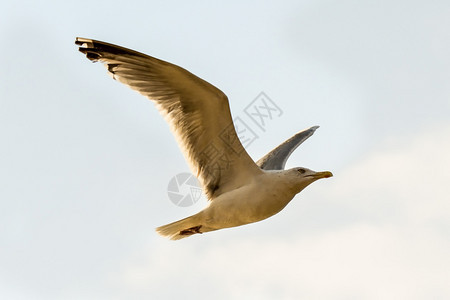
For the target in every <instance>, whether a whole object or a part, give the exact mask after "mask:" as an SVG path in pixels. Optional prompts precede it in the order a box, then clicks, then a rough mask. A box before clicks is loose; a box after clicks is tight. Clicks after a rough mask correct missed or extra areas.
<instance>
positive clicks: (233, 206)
mask: <svg viewBox="0 0 450 300" xmlns="http://www.w3.org/2000/svg"><path fill="white" fill-rule="evenodd" d="M75 44H77V45H79V46H80V47H79V51H80V52H82V53H84V54H85V55H86V57H87V58H88V59H89V60H91V61H93V62H97V61H100V62H102V63H103V64H104V65H105V66H106V68H107V69H108V73H109V74H110V75H111V76H112V77H113V78H114V79H115V80H118V81H120V82H122V83H123V84H125V85H127V86H129V87H130V88H131V89H133V90H135V91H138V92H139V93H141V94H142V95H144V96H145V97H147V98H149V99H150V100H152V101H153V102H154V103H155V105H156V107H157V109H158V110H159V112H160V113H161V114H162V115H163V116H164V118H165V120H166V121H167V122H168V123H169V125H170V129H171V131H172V133H173V134H174V136H175V138H176V140H177V142H178V145H179V147H180V148H181V150H182V152H183V155H184V157H185V159H186V161H187V162H188V164H189V167H190V169H191V171H192V172H193V174H196V177H197V178H198V179H199V182H200V184H201V187H202V189H203V191H204V193H205V194H206V197H207V199H208V205H207V207H206V208H204V209H203V210H201V211H200V212H198V213H196V214H194V215H192V216H190V217H187V218H184V219H182V220H179V221H176V222H173V223H170V224H167V225H164V226H161V227H158V228H156V231H157V232H158V233H159V234H160V235H162V236H165V237H168V238H170V239H172V240H179V239H182V238H186V237H189V236H191V235H193V234H201V233H205V232H209V231H214V230H219V229H223V228H230V227H236V226H241V225H245V224H250V223H254V222H258V221H261V220H264V219H266V218H268V217H271V216H273V215H275V214H277V213H278V212H280V211H281V210H282V209H283V208H284V207H285V206H286V205H287V204H288V203H289V202H290V201H291V200H292V199H293V198H294V196H295V195H296V194H298V193H300V191H302V190H303V189H304V188H306V187H307V186H308V185H310V184H311V183H313V182H315V181H316V180H318V179H321V178H328V177H331V176H333V174H332V173H331V172H329V171H324V172H315V171H312V170H310V169H307V168H303V167H297V168H292V169H289V170H284V167H285V164H286V161H287V159H288V158H289V156H290V155H291V153H292V152H293V151H294V150H295V149H296V148H297V147H298V146H299V145H300V144H301V143H303V142H304V141H305V140H306V139H307V138H309V137H310V136H311V135H312V134H313V133H314V131H315V130H316V129H317V128H318V126H313V127H311V128H309V129H306V130H303V131H301V132H299V133H297V134H295V135H294V136H293V137H291V138H290V139H288V140H287V141H285V142H284V143H282V144H281V145H279V146H278V147H276V148H275V149H273V150H272V151H270V152H269V153H268V154H267V155H265V156H264V157H263V158H261V159H260V160H258V161H257V162H256V163H255V162H254V161H253V160H252V158H251V157H250V156H249V154H248V153H247V151H245V149H244V147H243V145H242V144H241V142H240V141H239V138H238V136H237V134H236V130H235V127H234V125H233V120H232V117H231V112H230V106H229V103H228V98H227V96H226V95H225V94H224V93H223V92H222V91H221V90H219V89H218V88H216V87H215V86H213V85H211V84H210V83H208V82H206V81H205V80H203V79H201V78H199V77H197V76H195V75H194V74H192V73H190V72H189V71H187V70H185V69H183V68H181V67H179V66H177V65H174V64H171V63H169V62H166V61H163V60H160V59H157V58H154V57H151V56H148V55H146V54H143V53H140V52H137V51H134V50H131V49H127V48H124V47H120V46H117V45H114V44H109V43H105V42H101V41H97V40H93V39H87V38H80V37H78V38H76V40H75Z"/></svg>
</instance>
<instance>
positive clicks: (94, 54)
mask: <svg viewBox="0 0 450 300" xmlns="http://www.w3.org/2000/svg"><path fill="white" fill-rule="evenodd" d="M75 44H76V45H79V46H80V47H79V48H78V51H80V52H81V53H84V54H86V57H87V58H88V59H89V60H91V61H93V62H96V61H98V60H99V59H100V58H101V54H100V53H99V50H100V49H98V47H97V45H96V41H95V40H91V39H86V38H80V37H77V38H76V39H75Z"/></svg>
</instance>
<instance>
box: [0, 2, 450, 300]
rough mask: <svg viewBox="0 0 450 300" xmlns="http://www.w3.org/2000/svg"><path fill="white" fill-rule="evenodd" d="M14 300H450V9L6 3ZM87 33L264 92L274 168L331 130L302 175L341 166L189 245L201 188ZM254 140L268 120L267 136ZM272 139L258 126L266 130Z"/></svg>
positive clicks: (2, 114)
mask: <svg viewBox="0 0 450 300" xmlns="http://www.w3.org/2000/svg"><path fill="white" fill-rule="evenodd" d="M1 7H2V9H1V12H0V24H1V27H0V34H1V40H2V47H1V49H0V54H1V55H0V64H1V66H2V71H1V72H0V82H1V85H0V124H1V126H0V142H1V147H0V298H1V299H19V300H20V299H46V300H47V299H95V300H96V299H99V300H103V299H105V300H106V299H113V300H116V299H179V298H183V299H449V298H450V285H449V284H448V278H450V255H449V253H450V202H449V198H450V197H449V195H450V186H449V182H450V172H449V171H448V169H449V167H450V84H449V83H448V81H449V78H450V56H449V53H450V31H449V28H450V2H449V1H444V0H441V1H437V0H436V1H433V0H432V1H416V0H414V1H406V0H404V1H401V0H390V1H384V0H383V1H347V0H343V1H331V0H330V1H321V0H315V1H311V0H310V1H277V2H276V3H275V1H273V3H272V2H269V1H246V2H243V1H228V2H226V3H225V2H223V3H222V4H217V3H212V2H211V1H210V2H208V1H126V2H123V1H82V0H80V1H49V0H47V1H22V2H17V1H10V0H7V1H6V2H5V1H4V2H3V3H2V5H1ZM76 36H81V37H86V38H94V39H98V40H103V41H106V42H110V43H115V44H119V45H121V46H125V47H128V48H132V49H135V50H137V51H141V52H144V53H147V54H149V55H152V56H155V57H158V58H160V59H164V60H167V61H169V62H172V63H175V64H178V65H180V66H182V67H183V68H186V69H188V70H189V71H191V72H192V73H194V74H196V75H198V76H200V77H201V78H203V79H205V80H207V81H208V82H210V83H212V84H214V85H215V86H217V87H218V88H220V89H221V90H222V91H224V92H225V93H226V94H227V95H228V98H229V100H230V106H231V110H232V113H233V116H235V117H237V116H239V117H242V119H243V120H244V121H245V122H250V121H249V120H248V119H246V115H245V113H244V109H245V107H246V106H247V105H248V104H249V103H251V102H252V100H253V99H254V98H255V97H256V96H257V95H258V94H259V93H260V92H264V93H266V94H267V96H268V97H270V98H271V99H272V100H273V101H274V102H275V103H276V104H277V105H278V106H279V107H280V109H281V110H282V111H283V114H282V115H281V116H280V117H278V118H275V119H274V120H272V121H271V122H270V124H268V125H267V128H266V131H264V132H263V131H261V130H260V129H258V128H257V127H254V128H253V129H254V130H255V132H256V133H257V134H258V139H257V140H256V141H255V142H254V143H252V144H251V145H250V146H249V147H248V148H247V150H248V152H249V153H250V155H251V156H252V157H253V158H254V159H255V160H257V159H259V158H260V157H261V156H263V155H264V154H265V153H266V152H268V151H269V150H271V149H272V148H274V147H275V146H277V145H278V144H279V143H280V142H282V141H284V140H285V139H286V138H288V137H290V136H291V135H293V134H294V133H296V132H298V131H300V130H302V129H304V128H307V127H310V126H314V125H320V128H319V129H318V130H317V131H316V133H315V135H314V136H313V137H311V138H310V139H309V140H308V141H307V142H305V144H303V145H302V146H300V147H299V148H298V149H297V150H296V152H295V153H294V154H293V155H292V157H291V158H290V160H289V161H288V165H287V167H294V166H304V167H307V168H311V169H314V170H330V171H332V172H333V173H334V175H335V176H334V177H333V178H331V179H326V180H321V181H319V182H316V183H314V184H312V185H311V186H309V187H308V188H307V189H306V190H304V191H303V192H301V193H300V194H299V195H297V196H296V197H295V198H294V199H293V200H292V202H291V203H290V204H289V205H288V206H287V207H286V208H285V210H284V211H282V212H281V213H279V214H278V215H275V216H274V217H272V218H270V219H267V220H265V221H262V222H259V223H255V224H251V225H247V226H243V227H239V228H232V229H226V230H221V231H216V232H211V233H207V234H203V235H197V236H193V237H190V238H188V239H185V240H181V241H177V242H173V241H169V240H166V239H165V238H162V237H160V236H158V235H157V234H156V232H155V231H154V228H155V227H158V226H160V225H164V224H167V223H169V222H172V221H176V220H178V219H180V218H183V217H186V216H189V215H191V214H193V213H195V212H197V211H199V210H200V209H202V207H203V206H204V205H205V202H204V201H199V202H198V203H197V204H195V205H193V206H191V207H178V206H176V205H174V204H173V203H172V202H171V201H170V200H169V198H168V195H167V185H168V183H169V181H170V180H171V179H172V178H173V177H174V176H175V175H177V174H179V173H182V172H188V171H189V169H188V167H187V164H186V163H185V161H184V159H183V156H182V154H181V152H180V151H179V149H178V147H177V145H176V143H175V140H174V138H173V136H172V135H171V133H170V131H169V128H168V126H167V125H166V123H165V122H164V120H163V118H162V117H161V116H160V115H159V114H158V112H157V110H156V109H155V107H154V106H153V104H152V103H151V102H150V101H148V100H146V99H145V98H144V97H142V96H141V95H139V94H138V93H136V92H134V91H132V90H130V89H129V88H127V87H125V86H123V85H122V84H120V83H118V82H115V81H114V80H112V79H111V78H110V77H109V76H108V75H107V74H106V70H105V68H103V67H102V66H101V64H92V63H90V62H89V61H88V60H87V59H86V58H85V57H84V56H83V55H82V54H81V53H79V52H78V51H77V47H76V46H75V45H74V40H75V37H76ZM249 124H250V123H249ZM253 126H254V125H253Z"/></svg>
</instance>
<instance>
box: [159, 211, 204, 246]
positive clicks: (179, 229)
mask: <svg viewBox="0 0 450 300" xmlns="http://www.w3.org/2000/svg"><path fill="white" fill-rule="evenodd" d="M201 227H202V225H201V223H200V222H199V221H198V218H197V215H193V216H190V217H187V218H185V219H182V220H179V221H176V222H173V223H170V224H167V225H164V226H160V227H158V228H156V232H158V233H159V234H160V235H162V236H165V237H168V238H170V239H171V240H179V239H183V238H186V237H189V236H191V235H193V234H196V233H203V231H201Z"/></svg>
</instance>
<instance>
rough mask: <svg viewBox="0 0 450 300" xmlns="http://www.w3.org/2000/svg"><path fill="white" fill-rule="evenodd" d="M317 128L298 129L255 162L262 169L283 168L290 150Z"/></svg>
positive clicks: (290, 152)
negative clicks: (298, 130)
mask: <svg viewBox="0 0 450 300" xmlns="http://www.w3.org/2000/svg"><path fill="white" fill-rule="evenodd" d="M317 128H319V126H313V127H311V128H308V129H306V130H303V131H300V132H299V133H297V134H295V135H294V136H292V137H291V138H289V139H288V140H286V141H285V142H283V143H282V144H280V145H279V146H278V147H276V148H275V149H273V150H272V151H270V152H269V153H267V154H266V155H265V156H264V157H263V158H261V159H260V160H258V161H257V162H256V164H257V165H258V166H259V167H260V168H261V169H263V170H283V169H284V166H285V165H286V161H287V160H288V158H289V156H290V155H291V154H292V152H294V150H295V149H297V147H298V146H300V144H301V143H303V142H304V141H306V140H307V139H308V138H309V137H310V136H312V135H313V134H314V132H315V131H316V129H317Z"/></svg>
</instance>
